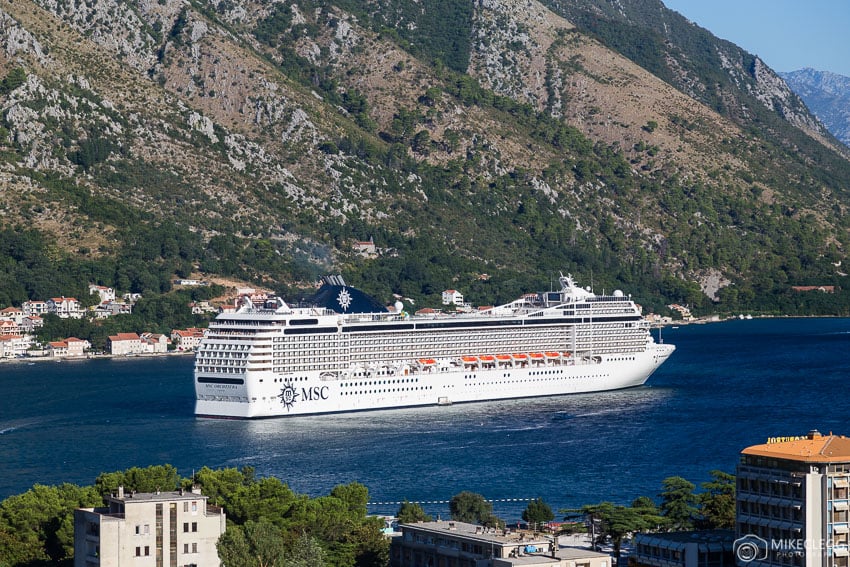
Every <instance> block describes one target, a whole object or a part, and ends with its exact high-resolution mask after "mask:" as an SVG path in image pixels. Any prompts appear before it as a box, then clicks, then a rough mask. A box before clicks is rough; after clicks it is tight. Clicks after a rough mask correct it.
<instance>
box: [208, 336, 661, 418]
mask: <svg viewBox="0 0 850 567" xmlns="http://www.w3.org/2000/svg"><path fill="white" fill-rule="evenodd" d="M673 350H674V347H672V346H670V345H655V346H653V347H652V348H651V349H649V350H647V351H646V352H644V353H641V354H639V355H635V356H629V357H628V358H629V360H603V361H601V362H591V363H587V364H580V363H579V364H573V365H557V366H556V365H549V366H546V365H541V366H528V367H525V368H505V369H503V368H498V369H491V370H478V371H475V372H471V371H468V370H467V371H449V372H442V373H437V372H422V373H411V374H409V375H408V376H406V377H396V378H395V379H393V378H384V377H380V378H366V377H364V378H360V379H352V380H349V381H345V382H340V381H327V380H321V379H320V377H319V376H318V375H316V376H311V377H309V379H308V380H305V381H301V382H295V383H292V384H289V385H287V384H286V382H283V383H282V382H279V381H276V380H280V377H277V376H275V374H274V373H272V372H262V373H260V372H258V373H249V374H248V375H247V376H246V379H245V384H244V385H243V386H235V385H221V384H205V385H204V389H203V391H204V399H199V400H198V401H197V403H196V407H195V413H196V414H197V415H198V416H201V417H219V418H221V417H227V418H235V419H254V418H266V417H281V416H295V415H313V414H322V413H342V412H357V411H368V410H377V409H390V408H402V407H415V406H436V405H449V404H456V403H468V402H481V401H492V400H505V399H517V398H533V397H547V396H561V395H568V394H583V393H588V392H602V391H607V390H620V389H624V388H633V387H636V386H641V385H643V384H644V383H645V382H646V380H647V379H648V378H649V377H650V376H651V375H652V373H653V372H655V370H656V369H657V368H658V367H659V366H660V365H661V364H662V363H663V362H664V361H665V360H667V358H668V357H669V356H670V354H672V352H673ZM611 358H612V359H616V358H621V357H611ZM388 382H389V383H388ZM394 382H395V383H394ZM399 382H400V383H399ZM342 384H345V386H344V387H343V386H342ZM285 389H288V391H289V392H291V394H290V396H291V397H290V398H289V399H290V403H289V404H287V403H284V401H283V399H282V397H281V396H282V392H283V390H285ZM237 400H238V401H237Z"/></svg>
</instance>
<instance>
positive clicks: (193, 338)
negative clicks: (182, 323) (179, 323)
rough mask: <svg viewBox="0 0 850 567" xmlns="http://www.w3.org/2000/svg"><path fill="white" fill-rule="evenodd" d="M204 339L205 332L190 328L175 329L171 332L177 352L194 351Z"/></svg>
mask: <svg viewBox="0 0 850 567" xmlns="http://www.w3.org/2000/svg"><path fill="white" fill-rule="evenodd" d="M203 338H204V330H203V329H196V328H194V327H190V328H188V329H174V330H173V331H171V340H172V342H174V344H175V346H176V348H177V350H194V349H195V348H197V346H198V345H199V344H201V339H203Z"/></svg>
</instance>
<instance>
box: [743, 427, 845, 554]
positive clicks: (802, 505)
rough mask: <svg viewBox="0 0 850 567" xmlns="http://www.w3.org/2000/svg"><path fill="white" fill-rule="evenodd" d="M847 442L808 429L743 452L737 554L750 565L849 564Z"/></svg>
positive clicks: (773, 439) (842, 438)
mask: <svg viewBox="0 0 850 567" xmlns="http://www.w3.org/2000/svg"><path fill="white" fill-rule="evenodd" d="M848 491H850V438H847V437H844V436H838V435H832V434H830V435H822V434H820V433H819V432H818V431H811V432H809V433H808V434H807V435H803V436H799V437H774V438H770V439H768V440H767V443H764V444H761V445H754V446H752V447H748V448H746V449H744V450H743V451H742V452H741V460H740V462H739V464H738V470H737V496H736V500H737V509H736V516H737V519H736V521H737V525H736V537H737V539H736V540H735V550H736V555H737V557H738V563H739V565H750V566H752V567H768V566H777V567H778V566H783V567H788V566H799V567H803V566H805V567H848V565H850V561H848V559H850V539H848V536H849V535H850V521H848V520H850V518H848V513H850V510H848V509H849V508H850V493H848Z"/></svg>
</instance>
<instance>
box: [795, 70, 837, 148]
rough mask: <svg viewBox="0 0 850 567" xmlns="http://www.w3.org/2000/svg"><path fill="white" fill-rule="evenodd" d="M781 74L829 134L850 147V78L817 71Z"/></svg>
mask: <svg viewBox="0 0 850 567" xmlns="http://www.w3.org/2000/svg"><path fill="white" fill-rule="evenodd" d="M779 75H780V76H781V77H782V78H783V79H785V82H786V83H788V86H789V87H791V89H792V90H793V91H794V92H795V93H797V94H798V95H800V98H802V99H803V100H804V101H805V103H806V106H808V107H809V108H810V109H811V110H812V112H814V113H815V116H817V117H818V118H819V119H820V120H821V122H823V123H824V124H825V125H826V127H827V128H828V129H829V131H830V132H832V133H833V135H835V137H836V138H838V139H839V140H840V141H841V142H842V143H843V144H845V145H847V146H850V78H848V77H844V76H842V75H838V74H835V73H830V72H829V71H815V70H814V69H800V70H799V71H791V72H790V73H780V74H779Z"/></svg>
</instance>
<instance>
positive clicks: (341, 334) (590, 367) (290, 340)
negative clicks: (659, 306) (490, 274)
mask: <svg viewBox="0 0 850 567" xmlns="http://www.w3.org/2000/svg"><path fill="white" fill-rule="evenodd" d="M559 283H560V288H561V289H560V290H557V291H548V292H543V293H530V294H526V295H523V296H522V297H520V298H519V299H517V300H515V301H513V302H511V303H508V304H505V305H500V306H496V307H492V308H489V309H479V310H477V311H470V312H462V313H456V314H450V315H448V314H441V313H432V314H428V315H414V316H411V315H409V314H407V313H406V312H404V311H403V306H402V304H401V303H400V302H397V303H396V305H395V306H394V310H387V309H386V308H384V307H383V306H382V305H381V304H379V303H378V302H376V301H375V300H373V299H372V298H370V297H369V296H367V295H366V294H365V293H363V292H361V291H360V290H358V289H356V288H353V287H349V286H347V285H345V282H344V281H343V280H342V278H341V277H339V276H331V277H326V278H325V281H324V285H323V286H322V288H321V289H320V290H319V292H318V293H317V295H316V296H315V298H314V301H313V302H312V303H311V305H309V306H306V307H305V306H298V307H295V306H290V305H288V304H287V303H286V302H284V301H283V300H282V299H280V298H274V299H273V300H269V301H265V302H264V303H263V304H262V305H255V304H253V303H252V302H251V301H250V300H248V299H243V300H242V304H241V305H240V306H239V308H238V309H236V310H235V311H233V312H230V313H221V314H219V315H218V316H217V317H216V319H215V320H214V321H212V322H211V323H210V327H209V329H208V331H207V333H206V335H205V337H204V339H203V341H202V342H201V344H200V345H199V347H198V351H197V354H196V357H195V370H194V381H195V393H196V401H195V414H196V415H198V416H202V417H215V418H236V419H254V418H268V417H282V416H297V415H310V414H324V413H336V412H355V411H365V410H377V409H388V408H402V407H413V406H429V405H430V406H439V405H449V404H455V403H463V402H479V401H487V400H502V399H515V398H530V397H541V396H559V395H564V394H578V393H584V392H600V391H605V390H616V389H621V388H630V387H634V386H640V385H642V384H643V383H644V382H646V380H647V379H648V378H649V376H650V375H651V374H652V373H653V372H654V371H655V370H656V369H657V368H658V367H659V366H660V365H661V364H662V363H664V361H665V360H667V358H668V357H669V356H670V355H671V354H672V353H673V351H674V350H675V347H674V346H673V345H669V344H663V343H656V342H655V340H654V339H653V337H652V335H651V333H650V328H649V323H648V322H647V321H646V320H644V318H643V317H642V315H641V313H640V309H639V307H638V306H637V305H636V304H635V303H634V301H632V299H631V298H630V297H628V296H626V295H624V294H623V293H622V292H621V291H615V292H614V293H613V294H611V295H596V294H594V293H593V292H591V291H590V290H589V289H583V288H581V287H580V286H578V285H577V284H576V282H575V281H574V280H573V278H572V277H571V276H569V275H568V276H563V275H562V276H561V277H560V279H559Z"/></svg>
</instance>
